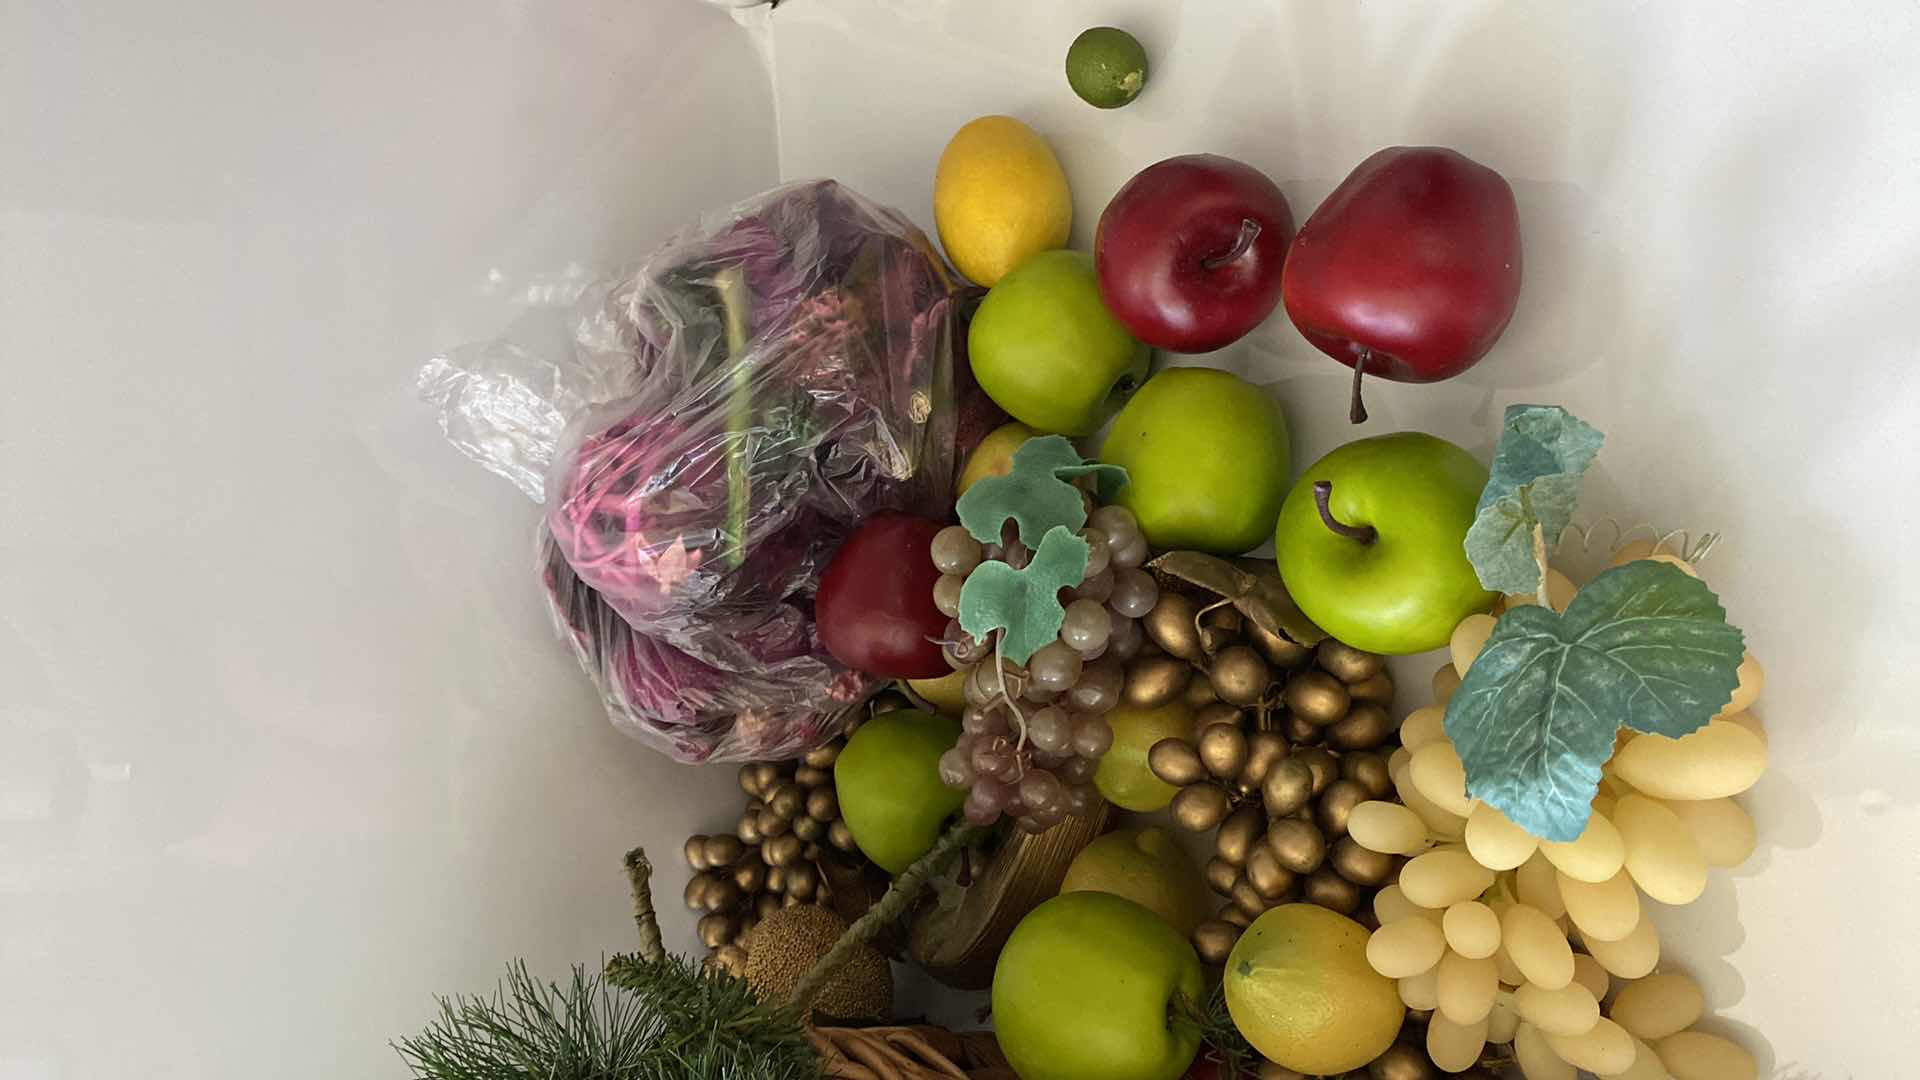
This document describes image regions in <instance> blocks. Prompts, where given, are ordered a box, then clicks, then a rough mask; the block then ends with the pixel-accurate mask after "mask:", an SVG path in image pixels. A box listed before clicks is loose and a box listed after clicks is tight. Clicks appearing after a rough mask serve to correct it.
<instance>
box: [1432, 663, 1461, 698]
mask: <svg viewBox="0 0 1920 1080" xmlns="http://www.w3.org/2000/svg"><path fill="white" fill-rule="evenodd" d="M1458 689H1460V672H1459V671H1458V670H1456V669H1455V668H1454V666H1453V665H1452V664H1451V663H1446V664H1441V665H1440V666H1439V667H1438V668H1436V669H1435V670H1434V672H1433V701H1434V704H1436V705H1439V706H1441V707H1442V708H1445V707H1446V704H1447V702H1449V701H1452V700H1453V692H1454V691H1455V690H1458Z"/></svg>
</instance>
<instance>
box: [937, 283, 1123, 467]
mask: <svg viewBox="0 0 1920 1080" xmlns="http://www.w3.org/2000/svg"><path fill="white" fill-rule="evenodd" d="M967 354H968V356H969V358H970V359H971V362H972V364H973V376H974V378H975V379H976V380H978V381H979V383H980V388H981V389H982V390H985V391H986V392H987V396H988V397H991V398H993V400H994V403H995V404H997V405H999V406H1000V407H1001V408H1002V409H1005V410H1006V411H1007V415H1009V416H1011V417H1013V418H1014V419H1015V420H1018V421H1020V422H1021V423H1023V424H1027V425H1029V426H1031V427H1033V428H1036V429H1038V430H1039V431H1042V432H1057V433H1059V434H1062V435H1091V434H1093V432H1094V430H1095V429H1097V428H1098V427H1099V426H1100V425H1101V424H1103V423H1105V422H1106V420H1107V417H1109V416H1111V415H1112V414H1113V410H1114V408H1116V407H1117V406H1118V405H1119V402H1120V400H1121V399H1123V398H1124V397H1125V396H1126V395H1127V394H1129V393H1131V392H1132V391H1133V389H1134V388H1135V387H1137V386H1139V385H1140V381H1141V380H1142V379H1145V378H1146V377H1147V363H1148V359H1149V357H1150V353H1149V350H1148V349H1147V347H1146V346H1145V345H1142V344H1141V343H1140V342H1139V341H1138V340H1136V339H1135V338H1134V336H1133V335H1132V334H1129V333H1128V332H1127V328H1126V327H1124V326H1121V325H1120V321H1119V320H1118V319H1115V318H1114V317H1113V313H1112V312H1110V311H1108V310H1107V305H1106V303H1105V302H1104V301H1102V300H1101V299H1100V286H1099V284H1098V282H1096V281H1095V280H1094V274H1093V256H1091V255H1087V254H1085V253H1083V252H1078V251H1043V252H1041V253H1040V254H1038V255H1035V256H1033V257H1031V258H1029V259H1028V260H1027V261H1026V262H1023V263H1021V264H1020V265H1019V266H1018V267H1015V268H1014V271H1013V272H1012V273H1010V274H1008V275H1007V276H1005V277H1003V278H1001V279H1000V280H999V281H998V282H996V283H995V284H994V286H993V288H992V289H990V290H988V292H987V298H986V299H985V300H982V301H981V302H980V310H979V311H978V312H976V313H975V314H974V316H973V325H972V327H971V328H969V329H968V331H967Z"/></svg>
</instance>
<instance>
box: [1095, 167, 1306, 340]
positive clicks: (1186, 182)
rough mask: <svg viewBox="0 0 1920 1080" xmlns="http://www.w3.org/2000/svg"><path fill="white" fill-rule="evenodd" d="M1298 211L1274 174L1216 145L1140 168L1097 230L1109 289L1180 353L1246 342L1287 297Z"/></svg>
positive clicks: (1118, 304) (1111, 304)
mask: <svg viewBox="0 0 1920 1080" xmlns="http://www.w3.org/2000/svg"><path fill="white" fill-rule="evenodd" d="M1292 238H1293V212H1292V211H1291V210H1289V209H1287V198H1286V196H1284V195H1282V194H1280V189H1279V188H1278V187H1276V186H1274V183H1273V181H1271V180H1269V179H1267V177H1266V174H1264V173H1262V172H1261V171H1260V170H1258V169H1256V168H1254V167H1253V166H1251V165H1248V164H1245V163H1244V162H1239V161H1235V160H1233V159H1232V158H1225V157H1219V156H1218V155H1215V154H1187V155H1185V156H1183V157H1175V158H1168V159H1167V160H1165V161H1162V162H1160V163H1158V164H1155V165H1149V166H1147V167H1146V168H1144V169H1142V170H1140V172H1139V174H1138V175H1136V176H1135V177H1134V178H1133V179H1131V180H1129V181H1127V183H1126V186H1124V187H1122V188H1121V189H1120V190H1119V192H1118V193H1116V194H1115V195H1114V197H1113V201H1112V202H1110V203H1108V204H1107V209H1106V211H1105V212H1104V213H1102V214H1101V215H1100V226H1099V228H1098V229H1097V230H1096V231H1095V232H1094V236H1093V259H1094V268H1095V270H1097V271H1098V273H1099V277H1100V297H1101V299H1103V300H1105V301H1106V303H1107V307H1108V308H1109V309H1111V310H1112V311H1113V314H1114V317H1115V318H1117V319H1119V320H1120V321H1121V323H1123V324H1125V326H1126V328H1127V329H1128V330H1131V331H1132V332H1133V336H1135V337H1137V338H1139V339H1140V340H1141V341H1144V342H1146V343H1147V344H1149V345H1153V346H1156V347H1158V348H1162V349H1167V350H1170V351H1172V352H1182V353H1196V352H1211V351H1212V350H1214V349H1220V348H1225V347H1226V346H1228V345H1231V344H1232V343H1233V342H1235V341H1238V340H1239V339H1240V338H1241V337H1242V336H1243V335H1244V334H1246V332H1247V331H1249V330H1252V329H1253V328H1254V327H1256V326H1259V325H1260V323H1261V321H1262V320H1264V319H1265V318H1266V317H1267V316H1269V315H1271V314H1273V309H1274V308H1275V307H1276V306H1277V305H1278V304H1279V303H1280V271H1281V268H1282V266H1283V265H1284V264H1285V260H1286V254H1287V241H1289V240H1291V239H1292Z"/></svg>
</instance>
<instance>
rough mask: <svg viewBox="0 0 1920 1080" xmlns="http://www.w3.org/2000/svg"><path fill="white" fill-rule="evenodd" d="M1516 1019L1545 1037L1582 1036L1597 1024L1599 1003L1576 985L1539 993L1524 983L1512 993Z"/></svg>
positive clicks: (1538, 990) (1571, 983) (1573, 983)
mask: <svg viewBox="0 0 1920 1080" xmlns="http://www.w3.org/2000/svg"><path fill="white" fill-rule="evenodd" d="M1513 1007H1514V1008H1515V1009H1516V1010H1518V1011H1519V1013H1520V1019H1522V1020H1525V1021H1526V1022H1527V1023H1529V1024H1532V1025H1533V1026H1534V1027H1537V1028H1539V1029H1540V1030H1541V1031H1543V1032H1545V1033H1546V1034H1548V1035H1582V1034H1585V1033H1586V1032H1589V1031H1592V1030H1593V1025H1595V1024H1597V1023H1599V1022H1600V1003H1599V1002H1598V1001H1596V1000H1594V996H1593V994H1592V993H1591V992H1590V991H1588V989H1587V988H1586V987H1584V986H1582V985H1580V984H1579V983H1577V982H1570V983H1568V984H1567V985H1565V986H1563V987H1561V988H1560V989H1558V990H1542V989H1540V988H1539V987H1538V986H1535V985H1534V984H1532V983H1526V984H1524V985H1522V986H1521V987H1520V989H1518V990H1515V991H1514V992H1513Z"/></svg>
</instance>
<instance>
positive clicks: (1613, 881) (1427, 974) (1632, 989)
mask: <svg viewBox="0 0 1920 1080" xmlns="http://www.w3.org/2000/svg"><path fill="white" fill-rule="evenodd" d="M1623 554H1628V553H1623ZM1661 558H1663V559H1668V560H1670V561H1674V562H1675V563H1676V564H1678V565H1680V566H1681V567H1682V568H1683V569H1685V570H1686V571H1687V572H1688V573H1693V570H1692V568H1691V567H1689V566H1687V565H1686V564H1685V563H1681V562H1679V561H1678V560H1673V559H1671V557H1665V556H1662V557H1661ZM1615 561H1616V562H1618V561H1621V559H1620V557H1616V560H1615ZM1548 584H1549V590H1548V591H1549V601H1550V602H1551V603H1553V605H1554V606H1555V607H1559V608H1563V609H1564V607H1565V605H1566V602H1567V601H1568V600H1570V599H1571V598H1572V595H1573V592H1574V587H1573V584H1572V582H1571V581H1569V580H1568V579H1567V578H1566V577H1565V576H1564V575H1562V574H1560V573H1559V572H1558V571H1550V574H1549V581H1548ZM1530 602H1533V601H1532V600H1531V599H1530V598H1526V597H1518V596H1513V597H1508V598H1507V599H1506V601H1505V603H1506V604H1508V605H1512V604H1518V603H1530ZM1493 624H1494V617H1493V616H1491V615H1475V616H1471V617H1469V618H1467V619H1466V620H1464V621H1462V622H1461V623H1460V625H1459V626H1458V627H1457V628H1456V629H1455V631H1454V634H1453V639H1452V643H1451V651H1452V662H1451V663H1449V664H1447V665H1445V666H1443V667H1442V668H1440V670H1439V671H1437V672H1435V674H1434V680H1433V682H1434V696H1435V699H1436V700H1435V703H1434V704H1433V705H1430V706H1427V707H1425V708H1421V709H1417V710H1415V711H1414V712H1413V713H1412V714H1410V715H1409V716H1408V717H1407V718H1406V720H1405V722H1404V723H1403V724H1402V725H1401V728H1400V742H1401V747H1400V748H1399V749H1397V750H1395V751H1394V752H1393V754H1392V756H1391V757H1390V758H1389V759H1388V770H1389V772H1390V774H1391V776H1392V780H1393V785H1394V788H1395V790H1396V791H1397V792H1398V793H1399V795H1400V798H1401V803H1392V802H1385V801H1369V802H1363V803H1361V804H1359V805H1358V806H1355V807H1354V808H1353V809H1352V811H1351V812H1350V814H1349V815H1348V823H1347V827H1348V835H1349V836H1351V837H1352V838H1353V840H1354V841H1355V842H1357V843H1358V844H1360V845H1361V846H1363V847H1365V848H1367V849H1368V850H1371V851H1375V852H1379V853H1382V854H1390V855H1399V856H1407V857H1408V859H1407V861H1406V863H1405V864H1404V865H1403V866H1402V867H1401V869H1400V873H1399V875H1398V878H1397V880H1396V881H1395V882H1394V883H1393V884H1392V885H1389V886H1387V887H1386V888H1383V889H1381V890H1380V892H1379V893H1378V894H1376V895H1375V897H1374V901H1373V905H1374V913H1375V915H1376V917H1377V918H1378V920H1379V923H1380V926H1379V929H1378V930H1376V931H1374V933H1373V935H1372V937H1371V938H1370V939H1369V941H1368V943H1367V960H1368V962H1369V963H1371V964H1372V965H1373V967H1374V969H1375V970H1376V971H1378V972H1380V973H1381V974H1382V975H1385V976H1387V977H1389V978H1392V979H1396V980H1398V983H1399V988H1400V997H1401V999H1402V1000H1403V1001H1405V1002H1406V1004H1407V1006H1408V1007H1409V1008H1412V1009H1416V1010H1432V1011H1433V1012H1432V1016H1431V1018H1430V1019H1429V1021H1428V1024H1427V1053H1428V1056H1429V1057H1431V1058H1432V1060H1433V1063H1434V1064H1435V1065H1436V1066H1438V1067H1439V1068H1441V1069H1443V1070H1445V1071H1447V1072H1460V1071H1463V1070H1465V1069H1467V1068H1469V1067H1471V1066H1473V1065H1474V1064H1475V1063H1476V1062H1477V1061H1479V1060H1480V1059H1481V1057H1482V1054H1483V1051H1485V1049H1486V1048H1487V1047H1488V1046H1489V1045H1490V1044H1503V1043H1511V1044H1512V1055H1513V1057H1514V1059H1515V1060H1516V1061H1517V1063H1518V1064H1519V1066H1520V1069H1521V1071H1522V1072H1523V1073H1524V1075H1525V1076H1526V1077H1527V1080H1574V1077H1575V1076H1576V1075H1577V1074H1578V1071H1581V1070H1584V1071H1585V1072H1588V1073H1592V1074H1594V1075H1596V1076H1599V1077H1602V1078H1606V1080H1613V1078H1620V1080H1661V1078H1665V1077H1671V1078H1673V1080H1753V1078H1754V1077H1755V1076H1756V1072H1757V1068H1756V1065H1755V1063H1754V1060H1753V1058H1752V1057H1751V1056H1750V1055H1749V1054H1748V1053H1747V1052H1746V1051H1745V1050H1743V1049H1741V1048H1740V1047H1739V1046H1738V1045H1736V1044H1734V1043H1732V1042H1729V1041H1728V1040H1726V1039H1722V1038H1720V1037H1718V1036H1716V1035H1712V1034H1709V1033H1707V1032H1704V1031H1698V1030H1693V1025H1694V1023H1695V1022H1696V1021H1697V1020H1699V1019H1700V1017H1701V1015H1702V1013H1703V1011H1704V998H1703V996H1702V994H1701V991H1700V988H1699V987H1698V986H1696V985H1695V984H1694V983H1693V981H1692V980H1690V979H1688V978H1687V977H1686V976H1684V975H1680V974H1674V973H1663V974H1655V969H1656V968H1657V967H1658V965H1659V960H1660V938H1659V935H1658V933H1657V931H1656V929H1655V927H1654V924H1653V920H1652V919H1651V918H1649V917H1648V913H1647V912H1646V911H1645V910H1644V908H1643V905H1642V904H1641V900H1640V897H1641V894H1642V893H1645V894H1646V895H1647V896H1648V897H1650V898H1652V899H1654V900H1656V901H1659V902H1660V903H1663V904H1675V905H1678V904H1687V903H1691V902H1692V901H1694V900H1695V899H1697V898H1698V897H1699V896H1700V894H1701V892H1702V891H1703V890H1704V889H1705V888H1706V884H1707V874H1708V871H1709V868H1714V867H1719V868H1726V867H1733V866H1737V865H1739V864H1740V863H1741V862H1743V861H1745V860H1746V858H1747V857H1748V856H1749V855H1750V854H1752V852H1753V849H1754V843H1755V834H1754V824H1753V819H1752V818H1751V817H1749V816H1748V815H1747V812H1746V811H1745V810H1744V809H1742V808H1741V807H1740V805H1739V804H1738V803H1736V802H1734V801H1733V796H1735V795H1738V794H1740V793H1742V792H1744V791H1746V790H1747V789H1748V788H1750V787H1752V786H1753V784H1754V783H1755V781H1757V780H1758V779H1759V778H1760V775H1761V773H1762V772H1764V771H1765V769H1766V765H1767V741H1766V735H1765V733H1764V732H1763V731H1762V730H1761V727H1760V724H1759V722H1758V721H1757V720H1756V719H1755V718H1754V717H1753V715H1752V713H1750V712H1749V711H1748V709H1749V708H1750V707H1751V706H1752V705H1753V704H1754V702H1755V700H1756V699H1757V698H1758V697H1759V694H1760V689H1761V686H1762V683H1763V678H1764V676H1763V673H1762V671H1761V669H1760V665H1759V664H1758V663H1757V662H1756V661H1755V660H1754V659H1753V657H1752V655H1751V654H1749V655H1748V656H1747V657H1746V659H1745V661H1744V662H1743V663H1742V664H1741V665H1740V671H1739V680H1740V681H1739V687H1738V688H1737V689H1736V690H1735V691H1734V693H1733V697H1732V700H1731V701H1730V702H1729V703H1728V704H1727V706H1726V707H1725V708H1724V709H1723V710H1722V711H1721V712H1720V714H1719V715H1718V716H1716V717H1715V718H1714V719H1713V720H1712V721H1711V722H1709V723H1708V724H1707V725H1706V726H1705V727H1704V728H1701V729H1700V730H1699V731H1697V732H1695V733H1693V734H1691V735H1688V736H1686V737H1684V738H1680V739H1669V738H1666V737H1664V736H1659V735H1636V734H1634V733H1633V732H1630V731H1626V730H1623V731H1622V733H1621V738H1620V740H1619V742H1618V745H1617V746H1616V749H1615V751H1614V754H1613V757H1612V759H1611V760H1610V761H1608V762H1607V764H1606V766H1605V768H1604V770H1603V772H1602V779H1601V784H1600V792H1599V794H1598V795H1597V796H1596V797H1595V799H1594V801H1593V814H1592V817H1591V818H1590V819H1589V821H1588V824H1587V827H1586V830H1585V831H1584V832H1583V833H1581V835H1580V836H1579V838H1577V839H1575V840H1573V841H1571V842H1567V843H1553V842H1548V841H1543V840H1540V839H1538V838H1536V837H1534V836H1533V835H1531V834H1530V833H1528V832H1527V831H1526V830H1524V829H1522V828H1521V827H1519V826H1518V825H1515V824H1514V823H1513V822H1512V821H1510V820H1508V819H1507V817H1506V815H1504V814H1502V813H1501V812H1500V811H1499V810H1496V809H1494V808H1493V807H1492V806H1490V805H1488V804H1486V803H1483V802H1479V801H1478V800H1475V799H1472V798H1470V797H1468V795H1467V794H1466V774H1465V771H1464V769H1463V767H1462V765H1461V763H1460V757H1459V755H1458V754H1457V753H1456V752H1455V750H1454V747H1453V744H1452V743H1451V742H1450V741H1449V740H1448V738H1447V735H1446V732H1445V729H1444V726H1443V723H1442V721H1443V719H1444V715H1445V707H1446V703H1447V700H1448V699H1449V698H1450V697H1451V695H1452V694H1453V691H1454V690H1455V689H1456V688H1457V687H1458V686H1459V685H1460V678H1461V673H1463V672H1465V671H1466V670H1467V669H1468V668H1469V667H1470V666H1471V665H1472V664H1473V661H1474V658H1475V657H1476V655H1478V653H1479V651H1480V649H1481V647H1482V646H1483V645H1484V644H1485V643H1486V640H1487V637H1488V635H1489V634H1490V633H1491V632H1492V630H1493ZM1576 945H1577V946H1578V948H1576ZM1610 995H1611V1004H1608V1000H1609V997H1610Z"/></svg>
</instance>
